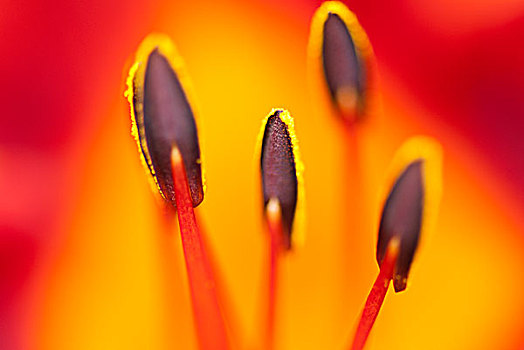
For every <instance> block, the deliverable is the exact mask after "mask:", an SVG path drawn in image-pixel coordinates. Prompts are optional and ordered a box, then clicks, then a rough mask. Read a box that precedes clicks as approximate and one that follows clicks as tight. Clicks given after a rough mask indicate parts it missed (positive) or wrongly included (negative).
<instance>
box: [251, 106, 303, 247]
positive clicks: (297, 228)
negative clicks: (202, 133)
mask: <svg viewBox="0 0 524 350" xmlns="http://www.w3.org/2000/svg"><path fill="white" fill-rule="evenodd" d="M277 111H280V114H279V117H280V119H281V120H282V121H283V122H284V124H286V127H287V132H288V134H289V138H290V139H291V146H292V151H293V160H294V161H295V171H296V176H297V206H296V210H295V219H294V222H293V231H292V233H291V245H292V247H302V246H303V245H304V242H305V238H306V237H305V236H306V234H305V233H306V230H305V227H306V213H305V209H306V207H305V200H306V199H305V186H304V168H305V167H304V163H303V162H302V157H301V155H300V148H299V145H298V138H297V135H296V132H295V122H294V120H293V117H292V116H291V114H290V113H289V112H288V111H287V110H286V109H284V108H273V109H272V110H271V112H269V114H268V115H267V116H266V117H265V118H264V119H263V120H262V124H261V127H260V131H259V133H258V137H257V146H256V152H255V160H256V161H257V163H258V167H257V168H260V165H259V164H260V155H261V152H262V142H263V139H264V131H265V129H266V124H267V121H268V119H269V117H271V116H272V115H273V114H275V113H276V112H277Z"/></svg>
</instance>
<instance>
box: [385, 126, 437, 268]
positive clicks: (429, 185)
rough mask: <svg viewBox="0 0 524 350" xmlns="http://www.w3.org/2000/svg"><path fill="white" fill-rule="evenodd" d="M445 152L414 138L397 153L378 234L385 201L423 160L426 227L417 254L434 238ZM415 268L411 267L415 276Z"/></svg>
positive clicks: (428, 141) (432, 142)
mask: <svg viewBox="0 0 524 350" xmlns="http://www.w3.org/2000/svg"><path fill="white" fill-rule="evenodd" d="M442 154H443V151H442V146H441V145H440V143H439V142H438V141H437V140H435V139H434V138H431V137H428V136H413V137H411V138H409V139H408V140H406V141H405V142H404V143H403V144H402V145H401V147H400V148H399V149H398V150H397V152H396V154H395V156H394V157H393V160H392V162H391V164H390V167H389V170H388V172H387V175H386V181H385V186H384V187H383V189H382V191H381V196H380V198H381V202H380V203H381V206H380V212H379V214H378V215H379V220H377V221H376V225H377V227H376V230H375V232H378V225H379V224H380V222H379V221H380V215H381V214H382V208H383V206H384V204H385V201H386V199H387V197H388V195H389V193H390V192H391V189H392V188H393V186H394V184H395V182H396V181H397V179H398V178H399V176H400V175H401V174H402V173H403V172H404V170H405V169H406V168H407V167H408V166H409V164H411V163H412V162H414V161H416V160H422V181H423V185H424V202H423V210H422V227H421V232H420V238H419V244H418V248H417V250H416V251H415V256H417V252H418V251H419V250H420V249H421V247H422V245H423V244H427V241H428V240H429V238H430V237H431V236H432V234H433V232H434V228H435V224H436V221H437V216H438V209H439V206H440V199H441V197H442V159H443V156H442ZM412 271H413V265H412V267H411V272H410V274H412Z"/></svg>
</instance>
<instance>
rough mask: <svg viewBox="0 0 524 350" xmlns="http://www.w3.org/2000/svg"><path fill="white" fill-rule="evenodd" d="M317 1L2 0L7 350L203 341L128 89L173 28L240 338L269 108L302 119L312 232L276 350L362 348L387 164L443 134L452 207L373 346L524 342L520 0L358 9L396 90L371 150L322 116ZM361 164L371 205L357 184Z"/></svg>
mask: <svg viewBox="0 0 524 350" xmlns="http://www.w3.org/2000/svg"><path fill="white" fill-rule="evenodd" d="M320 3H321V2H319V1H307V0H304V1H294V0H288V1H276V0H264V1H262V0H260V1H236V0H225V1H211V0H192V1H161V0H160V1H135V0H131V1H120V0H109V1H107V0H104V1H102V0H92V1H55V2H52V3H49V2H45V1H33V0H27V1H23V2H21V1H14V0H1V1H0V52H1V56H0V76H1V77H2V79H1V82H2V83H1V85H0V96H2V101H4V103H3V113H2V117H1V121H2V137H1V138H0V348H2V349H84V348H85V349H95V348H97V349H145V348H148V349H192V348H194V347H195V344H196V342H195V335H194V330H193V327H192V323H191V322H192V321H191V310H190V304H189V299H188V294H187V285H186V283H187V282H186V281H185V275H184V269H183V260H181V257H180V254H181V253H180V246H179V242H178V241H177V233H176V223H173V222H171V221H170V220H166V219H165V218H164V216H163V215H162V212H163V210H162V207H161V206H160V205H159V204H158V202H157V201H156V199H155V197H154V196H153V195H152V193H151V191H150V188H149V185H148V182H147V178H146V175H145V173H144V171H143V169H141V165H140V163H139V160H138V153H137V151H136V146H135V145H134V142H133V140H132V138H131V137H130V133H129V130H130V122H129V116H128V115H129V114H128V106H127V105H126V101H125V99H124V98H123V91H124V89H125V85H124V82H125V77H126V75H127V69H128V68H129V66H130V65H131V63H132V59H133V53H134V51H135V50H136V48H137V47H138V44H139V43H140V42H141V40H142V39H143V38H144V37H145V36H146V35H147V34H148V33H150V32H152V31H161V32H165V33H167V34H168V35H170V36H171V37H172V38H173V40H174V42H175V43H176V45H177V46H178V50H179V52H180V54H181V55H182V56H183V57H184V59H185V61H186V65H187V70H188V73H189V74H190V76H191V78H192V80H193V85H194V90H195V94H196V97H197V101H198V103H197V106H196V108H197V111H198V115H199V117H200V118H199V121H200V123H201V138H202V139H201V142H202V145H203V146H202V149H203V155H204V166H205V167H206V170H207V180H208V192H207V193H206V199H205V200H204V203H203V205H202V206H201V208H199V215H200V216H201V218H202V220H203V225H204V226H205V231H206V235H207V236H208V238H209V241H210V246H211V247H212V248H213V250H214V254H215V255H216V262H217V265H218V266H219V267H220V271H221V275H222V277H223V279H224V282H225V284H226V286H227V288H228V294H229V298H230V299H231V303H232V306H233V308H234V309H235V310H236V317H235V319H236V324H237V328H238V336H237V338H238V339H237V341H238V343H239V347H240V348H256V346H254V344H256V343H257V329H258V327H259V322H258V321H257V319H258V310H257V307H258V303H259V299H260V298H261V295H259V294H260V293H259V292H258V291H259V290H260V286H261V285H263V283H264V282H263V275H262V272H263V265H264V261H263V258H264V249H265V248H264V247H265V246H264V233H263V227H262V224H261V219H260V208H259V203H258V201H257V200H258V199H259V194H258V187H257V186H258V183H257V178H256V171H257V169H256V162H253V152H254V146H255V140H256V135H257V133H258V128H259V125H260V121H261V120H262V118H263V117H264V116H265V115H266V114H267V113H268V112H269V111H270V109H271V108H272V107H285V108H288V109H289V110H290V112H291V114H292V115H293V116H294V117H295V119H296V125H297V134H298V137H299V140H300V141H301V147H302V153H303V155H304V162H305V165H306V173H305V179H306V191H307V192H306V196H307V198H308V202H307V209H306V211H307V220H308V221H307V222H308V228H307V241H306V244H305V246H304V247H303V249H302V250H297V251H296V252H294V253H293V255H292V256H291V257H289V259H288V261H286V267H285V269H284V270H285V271H284V272H283V274H282V275H283V276H282V279H283V282H282V285H283V287H282V291H281V297H280V309H279V310H280V311H279V316H278V317H279V318H278V322H279V325H280V326H279V331H278V332H279V335H278V339H279V340H278V342H277V343H278V347H279V348H282V349H306V348H307V349H309V348H311V349H319V348H322V349H332V348H333V349H335V348H340V347H341V346H343V344H345V343H347V341H348V337H349V335H351V333H352V332H353V327H354V325H355V321H356V319H357V317H358V314H359V311H360V308H361V306H362V305H363V302H364V299H365V296H366V294H367V292H368V290H369V288H370V287H371V284H372V281H373V279H374V277H375V275H376V273H377V267H376V262H375V261H374V244H375V242H376V233H375V232H376V231H374V228H375V226H376V224H377V218H378V210H379V208H380V201H381V199H380V198H379V197H378V195H379V193H380V191H379V190H380V187H381V186H382V185H383V179H384V173H385V170H386V169H387V166H388V164H389V161H390V160H391V158H392V156H393V154H394V151H395V149H397V148H398V147H399V146H400V145H401V143H402V142H403V141H404V140H405V139H406V138H407V137H409V136H412V135H415V134H419V133H424V134H429V135H431V136H434V137H436V138H437V139H439V140H440V141H441V143H442V144H443V147H444V156H445V159H446V160H445V164H444V167H445V172H444V197H443V201H442V205H441V215H440V217H439V222H438V224H437V228H436V232H435V233H434V235H433V237H431V239H430V240H428V242H426V243H427V244H425V245H424V246H423V247H421V251H420V254H419V255H420V256H419V258H420V259H419V261H418V265H417V266H416V271H415V272H414V274H413V278H412V280H411V281H410V285H409V286H408V289H407V291H406V292H405V293H402V294H399V295H394V294H389V295H388V296H387V298H386V303H385V304H386V305H385V307H384V309H383V311H382V312H381V314H380V315H379V318H378V321H377V327H376V328H375V329H374V331H373V333H372V337H371V339H370V349H384V348H389V349H421V348H423V349H493V348H496V349H522V348H523V347H524V336H523V334H524V323H523V321H522V314H523V312H524V300H522V299H523V298H522V295H521V292H520V290H521V289H522V287H523V286H524V281H523V280H522V276H523V273H524V236H523V228H524V221H523V219H522V209H523V207H524V177H523V176H522V174H523V173H524V157H523V156H522V155H523V154H524V142H523V140H522V135H521V134H522V132H523V131H524V118H523V117H524V102H523V101H524V100H523V98H522V96H524V46H523V45H522V41H523V39H524V2H522V1H519V0H504V1H500V0H498V1H495V0H477V1H472V0H453V1H451V0H441V1H429V0H428V1H421V0H398V1H395V2H391V1H385V0H377V1H363V0H354V1H351V2H350V1H345V4H346V5H347V6H348V7H349V8H350V9H351V10H352V11H354V12H355V14H356V15H357V17H358V19H359V21H360V23H361V25H362V26H363V28H364V29H365V30H366V32H367V34H368V36H369V39H370V41H371V44H372V46H373V49H374V51H375V55H376V61H377V67H378V72H379V75H380V82H379V86H380V87H379V88H378V89H379V91H380V94H381V96H382V102H381V103H380V108H378V109H377V113H376V115H374V116H370V120H369V121H367V122H366V123H365V124H364V125H363V126H362V130H361V132H360V133H359V135H358V138H359V139H358V140H357V141H358V142H357V144H358V149H357V152H358V154H359V156H358V157H357V158H352V157H354V154H353V152H352V151H351V152H348V147H351V146H348V142H347V141H348V140H347V139H345V138H346V137H347V134H345V133H344V132H343V131H341V124H340V123H339V121H338V120H336V116H334V115H333V114H332V113H331V112H329V111H324V112H323V111H320V112H319V109H318V108H316V107H318V106H317V104H316V102H315V100H316V98H315V96H316V94H317V90H318V91H320V89H322V88H323V87H322V86H317V85H313V86H311V84H308V77H307V74H308V73H307V72H308V69H307V63H308V62H307V43H308V37H309V25H310V20H311V17H312V16H313V13H314V11H315V9H316V8H317V7H318V6H319V5H320ZM350 144H351V143H350ZM353 146H354V145H353ZM355 159H357V160H355ZM348 164H349V165H348ZM352 172H353V173H352ZM355 172H356V173H359V174H360V176H361V177H362V178H363V180H362V184H361V188H360V190H359V191H360V192H359V195H360V197H350V196H341V193H342V194H351V193H354V192H353V191H354V188H352V184H353V185H355V182H353V180H352V179H353V176H354V173H355ZM351 201H352V203H348V202H351ZM355 203H356V204H355ZM166 221H167V222H166ZM166 228H167V229H166ZM169 232H171V233H169ZM390 293H391V292H390Z"/></svg>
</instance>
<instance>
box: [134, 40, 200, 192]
mask: <svg viewBox="0 0 524 350" xmlns="http://www.w3.org/2000/svg"><path fill="white" fill-rule="evenodd" d="M155 49H158V51H159V52H160V53H161V54H162V55H163V56H164V57H165V58H166V59H167V61H168V62H169V64H170V65H171V68H172V69H173V71H174V72H175V74H176V75H177V78H178V80H179V82H180V85H181V86H182V89H183V91H184V93H185V95H186V98H187V100H188V102H189V105H190V106H191V109H192V111H193V115H194V116H195V123H196V124H197V130H200V128H199V127H198V118H197V115H198V113H196V111H195V103H194V100H195V99H194V96H193V93H192V85H191V82H190V80H189V76H188V74H187V73H186V69H185V64H184V62H183V59H182V57H181V56H180V54H179V53H178V51H177V49H176V47H175V45H174V44H173V42H172V41H171V39H170V38H169V36H167V35H166V34H162V33H151V34H149V35H148V36H147V37H146V38H145V39H144V40H143V41H142V42H141V43H140V45H139V47H138V49H137V51H136V54H135V62H134V63H133V65H132V66H131V68H130V69H129V74H128V76H127V79H126V86H127V88H126V91H125V92H124V97H126V99H127V101H128V103H129V108H130V114H131V134H132V136H133V138H134V139H135V141H136V143H137V146H138V151H139V154H140V159H141V161H142V164H143V165H144V167H145V169H146V171H147V172H148V173H150V174H151V177H148V178H149V179H150V180H151V185H152V188H153V189H154V190H157V191H158V192H159V193H160V195H161V196H162V197H163V198H164V199H165V196H164V194H163V193H162V190H161V189H160V185H159V183H158V179H157V177H156V174H155V169H154V168H153V164H152V161H151V155H150V153H149V149H148V147H147V142H146V139H145V127H144V111H143V103H144V100H143V90H144V80H145V71H146V67H147V60H148V59H149V55H150V54H151V52H153V50H155ZM135 99H136V101H137V106H135V104H134V103H133V101H134V100H135ZM200 153H201V155H200V159H199V160H198V162H199V163H200V164H201V169H202V186H203V190H204V193H205V190H206V184H205V176H204V174H205V170H204V167H203V165H202V163H203V162H202V153H203V152H202V150H201V152H200Z"/></svg>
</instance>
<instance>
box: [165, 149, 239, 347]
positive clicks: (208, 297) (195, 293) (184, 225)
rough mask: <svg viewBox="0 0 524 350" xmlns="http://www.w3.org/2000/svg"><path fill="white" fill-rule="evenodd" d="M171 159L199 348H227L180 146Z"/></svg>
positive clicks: (174, 150) (215, 291)
mask: <svg viewBox="0 0 524 350" xmlns="http://www.w3.org/2000/svg"><path fill="white" fill-rule="evenodd" d="M170 158H171V168H172V174H173V184H174V189H175V191H174V192H175V201H176V206H177V214H178V223H179V226H180V235H181V238H182V247H183V250H184V257H185V260H186V269H187V275H188V280H189V287H190V290H191V298H192V302H193V312H194V317H195V323H196V330H197V334H198V341H199V344H200V349H203V350H210V349H228V348H229V341H228V337H227V332H226V327H225V324H224V319H223V317H222V313H221V310H220V303H219V298H218V295H217V290H216V287H215V282H214V278H213V275H212V269H211V266H210V263H209V259H208V257H207V255H206V252H205V250H204V246H203V243H202V238H201V236H200V232H199V229H198V225H197V222H196V218H195V213H194V211H193V202H192V198H191V195H190V192H189V187H188V183H187V177H186V171H185V167H184V162H183V159H182V155H181V154H180V151H179V149H178V147H176V146H173V147H172V151H171V157H170Z"/></svg>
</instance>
